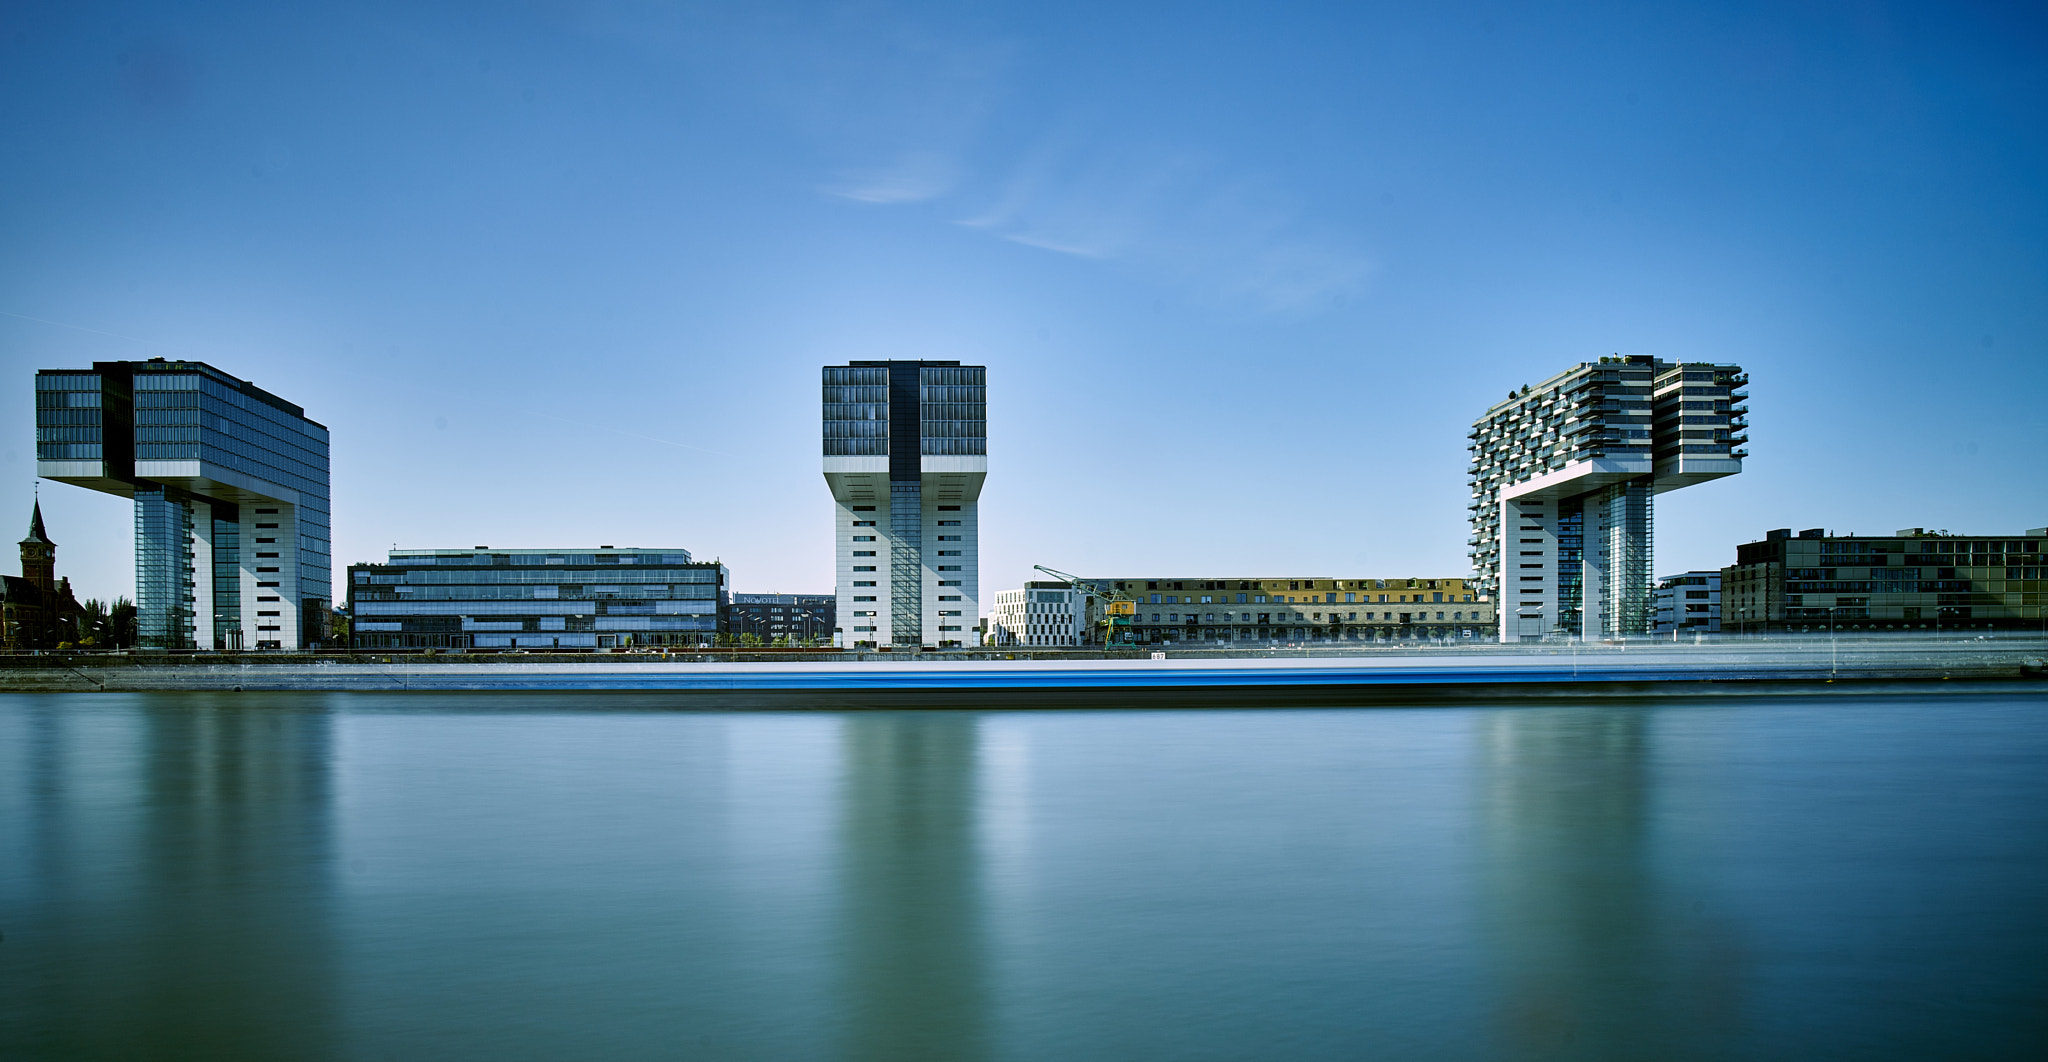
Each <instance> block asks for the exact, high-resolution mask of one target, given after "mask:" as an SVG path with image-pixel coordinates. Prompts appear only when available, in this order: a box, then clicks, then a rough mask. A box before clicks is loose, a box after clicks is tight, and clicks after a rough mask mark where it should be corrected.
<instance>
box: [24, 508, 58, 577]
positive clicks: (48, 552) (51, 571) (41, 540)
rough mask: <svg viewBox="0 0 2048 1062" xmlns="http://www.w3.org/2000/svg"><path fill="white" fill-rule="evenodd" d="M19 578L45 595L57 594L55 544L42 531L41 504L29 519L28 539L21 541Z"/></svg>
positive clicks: (46, 533)
mask: <svg viewBox="0 0 2048 1062" xmlns="http://www.w3.org/2000/svg"><path fill="white" fill-rule="evenodd" d="M21 577H22V578H24V579H27V580H28V581H29V583H30V584H32V585H33V586H34V587H35V588H36V589H38V590H41V591H42V592H43V593H44V594H45V595H54V594H55V593H56V592H57V544H56V543H55V542H52V541H50V536H49V534H48V532H45V531H44V530H43V503H42V502H40V501H39V502H37V503H36V509H35V515H34V516H31V517H29V521H28V537H27V538H24V539H22V540H21Z"/></svg>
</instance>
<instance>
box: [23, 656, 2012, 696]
mask: <svg viewBox="0 0 2048 1062" xmlns="http://www.w3.org/2000/svg"><path fill="white" fill-rule="evenodd" d="M2042 656H2043V653H2042V646H2041V645H2039V644H2034V643H2028V642H2018V643H2012V642H2008V643H2000V642H1968V643H1961V642H1959V643H1949V644H1936V645H1925V644H1900V643H1875V644H1871V643H1850V644H1847V645H1841V646H1837V647H1834V648H1832V649H1831V648H1830V647H1829V646H1827V645H1826V644H1824V643H1823V644H1820V645H1804V644H1801V645H1789V646H1787V645H1768V646H1760V647H1742V648H1739V649H1738V648H1731V647H1729V646H1726V645H1721V646H1711V645H1710V646H1671V645H1660V646H1642V645H1636V646H1630V647H1613V646H1597V647H1557V646H1537V647H1499V646H1486V647H1481V646H1472V647H1459V648H1456V649H1450V650H1431V651H1423V652H1385V651H1378V652H1368V653H1354V654H1316V653H1308V654H1303V653H1299V652H1295V653H1286V652H1284V651H1283V652H1267V653H1259V654H1229V655H1225V654H1217V653H1203V652H1193V653H1171V654H1167V655H1166V656H1165V658H1163V659H1156V658H1154V657H1153V656H1152V655H1151V654H1149V653H1148V654H1143V655H1140V654H1130V653H1119V654H1103V653H1070V654H1057V655H1054V654H1043V655H1036V656H1026V654H1013V653H1001V654H994V653H975V654H971V655H968V654H961V655H954V654H930V655H924V656H891V655H889V654H864V656H862V657H856V656H855V655H854V654H830V655H821V654H774V656H773V657H772V658H769V659H762V658H761V657H760V656H749V657H745V658H740V659H735V657H734V656H733V655H730V654H699V655H693V656H691V657H687V658H685V657H659V656H607V657H590V656H581V657H560V658H552V657H551V658H532V657H528V658H510V659H508V658H503V657H500V658H495V659H491V660H490V661H489V662H483V660H482V659H479V658H470V659H461V658H448V657H402V656H393V657H378V658H365V657H355V658H342V659H332V658H329V659H318V660H315V659H310V658H303V657H301V658H297V659H278V658H277V657H275V656H270V657H262V656H258V657H253V658H251V657H241V658H226V659H224V658H221V657H210V656H168V657H167V656H157V657H148V656H137V657H130V658H125V659H119V660H118V661H115V660H110V658H107V657H88V658H77V659H69V660H66V659H61V658H48V657H12V658H8V659H6V660H5V661H0V691H24V692H25V691H60V690H62V691H80V692H87V691H146V690H162V691H172V690H189V691H233V690H242V691H257V690H303V691H349V690H360V691H378V692H393V691H409V690H419V691H429V690H443V691H456V690H493V691H515V690H526V691H550V690H553V691H566V690H632V691H639V692H643V693H654V692H660V693H670V694H676V695H681V696H683V697H685V698H687V699H693V700H704V701H706V706H710V704H711V703H712V702H716V703H719V704H733V705H739V704H748V705H759V706H789V707H798V706H814V707H889V706H914V705H920V704H928V705H939V704H947V705H978V706H1003V705H1015V706H1026V707H1028V706H1078V705H1082V704H1139V703H1145V702H1148V701H1161V702H1173V703H1182V704H1187V703H1208V702H1214V703H1236V704H1245V703H1273V704H1280V703H1302V704H1309V703H1372V702H1375V701H1381V700H1388V699H1400V700H1413V699H1416V698H1419V697H1424V696H1429V697H1438V696H1457V697H1468V698H1470V697H1502V696H1515V697H1523V696H1529V695H1532V694H1537V693H1543V692H1549V693H1553V694H1560V695H1561V694H1565V693H1567V692H1569V693H1573V694H1574V695H1587V694H1598V693H1605V694H1610V695H1611V694H1627V695H1636V694H1641V693H1649V692H1655V693H1664V694H1672V693H1681V692H1710V691H1728V690H1734V689H1740V688H1755V687H1757V686H1758V685H1759V684H1788V683H1789V684H1825V683H1829V682H1835V683H1857V684H1864V683H1872V682H1902V681H1906V682H1913V681H1934V682H1939V681H1949V682H1955V681H1967V680H2026V679H2028V678H2030V677H2035V676H2040V675H2041V674H2042V671H2043V667H2042ZM1018 657H1024V658H1021V659H1020V658H1018ZM2040 688H2041V689H2042V690H2043V691H2044V692H2048V683H2044V684H2042V685H2041V686H2040Z"/></svg>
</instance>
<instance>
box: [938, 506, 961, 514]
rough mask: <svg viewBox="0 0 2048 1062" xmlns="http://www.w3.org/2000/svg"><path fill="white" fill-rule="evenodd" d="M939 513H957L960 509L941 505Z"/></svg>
mask: <svg viewBox="0 0 2048 1062" xmlns="http://www.w3.org/2000/svg"><path fill="white" fill-rule="evenodd" d="M939 511H940V512H942V513H957V512H959V511H960V507H959V506H957V505H941V506H939Z"/></svg>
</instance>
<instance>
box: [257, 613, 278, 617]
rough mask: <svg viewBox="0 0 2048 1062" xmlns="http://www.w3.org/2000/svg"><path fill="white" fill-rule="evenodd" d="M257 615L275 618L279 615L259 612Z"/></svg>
mask: <svg viewBox="0 0 2048 1062" xmlns="http://www.w3.org/2000/svg"><path fill="white" fill-rule="evenodd" d="M256 614H257V615H259V616H275V615H277V613H275V612H258V613H256Z"/></svg>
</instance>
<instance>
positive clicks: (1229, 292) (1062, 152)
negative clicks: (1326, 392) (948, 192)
mask: <svg viewBox="0 0 2048 1062" xmlns="http://www.w3.org/2000/svg"><path fill="white" fill-rule="evenodd" d="M977 196H978V197H979V198H980V199H981V201H982V205H981V207H980V209H977V210H973V211H971V212H970V213H969V214H968V216H966V217H964V218H960V219H958V221H957V222H956V223H957V224H960V225H964V226H967V227H969V228H975V229H981V230H983V231H986V232H989V233H991V234H993V235H996V236H999V237H1001V238H1003V239H1006V240H1009V241H1012V242H1014V243H1019V244H1023V245H1025V246H1028V247H1036V248H1041V249H1043V250H1047V251H1053V252H1056V253H1060V254H1069V255H1075V256H1077V257H1082V258H1090V259H1096V260H1102V261H1114V262H1119V263H1123V264H1125V265H1128V266H1130V267H1132V268H1136V269H1140V270H1143V271H1146V272H1151V273H1154V274H1158V275H1165V276H1172V277H1174V278H1176V279H1178V280H1179V281H1180V282H1182V283H1185V284H1188V285H1191V286H1194V287H1197V288H1204V289H1207V290H1208V291H1210V292H1211V293H1212V294H1213V295H1215V296H1216V297H1218V298H1221V299H1224V300H1227V301H1231V302H1238V303H1243V304H1247V305H1250V306H1252V307H1254V308H1256V309H1259V310H1270V311H1299V310H1305V309H1313V308H1317V307H1322V306H1328V305H1330V304H1332V303H1333V302H1335V301H1336V300H1338V299H1341V298H1348V297H1350V296H1353V295H1355V294H1357V293H1359V292H1361V291H1363V289H1364V288H1365V286H1366V284H1367V283H1368V282H1369V281H1370V278H1371V276H1372V273H1373V265H1372V262H1371V261H1370V259H1369V258H1368V257H1367V256H1366V255H1365V254H1363V253H1362V252H1360V251H1357V250H1354V249H1351V248H1348V247H1347V246H1345V243H1344V241H1342V240H1341V239H1340V238H1338V237H1336V236H1335V235H1334V234H1330V233H1325V232H1319V231H1317V230H1316V228H1315V227H1314V225H1313V224H1312V223H1311V222H1310V221H1309V220H1308V219H1307V217H1306V212H1305V211H1303V210H1301V209H1300V208H1299V207H1297V206H1296V205H1294V204H1293V203H1292V201H1291V197H1289V196H1288V195H1287V194H1286V193H1285V192H1284V191H1283V190H1281V189H1279V188H1278V187H1276V186H1274V185H1273V184H1272V182H1270V181H1265V180H1261V179H1258V178H1255V177H1246V176H1241V175H1236V174H1233V172H1232V168H1231V167H1230V166H1229V165H1227V164H1226V163H1224V162H1221V161H1219V160H1217V159H1215V158H1212V157H1210V156H1208V155H1205V154H1202V153H1199V152H1191V151H1186V150H1181V149H1176V148H1175V147H1173V146H1170V145H1165V144H1158V143H1145V142H1131V141H1120V140H1117V139H1116V138H1114V137H1111V136H1107V135H1101V136H1082V135H1078V134H1077V133H1076V132H1074V131H1073V130H1064V131H1062V132H1060V133H1057V134H1051V135H1048V136H1047V137H1045V138H1044V139H1043V140H1042V142H1041V143H1040V144H1039V145H1038V146H1037V147H1035V148H1034V149H1033V150H1031V151H1028V152H1026V153H1025V154H1024V155H1023V157H1022V158H1021V159H1019V160H1018V161H1017V162H1016V163H1015V164H1014V165H1013V166H1012V167H1011V169H1010V170H1009V172H1008V173H1007V175H1006V176H1004V177H1003V178H1002V179H1000V180H998V181H994V182H990V187H989V188H987V189H986V190H978V189H977V188H975V187H974V185H973V184H972V182H963V183H962V187H961V188H960V190H959V191H958V193H957V194H955V195H954V196H952V197H951V199H954V200H960V201H967V200H972V199H974V198H977Z"/></svg>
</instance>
